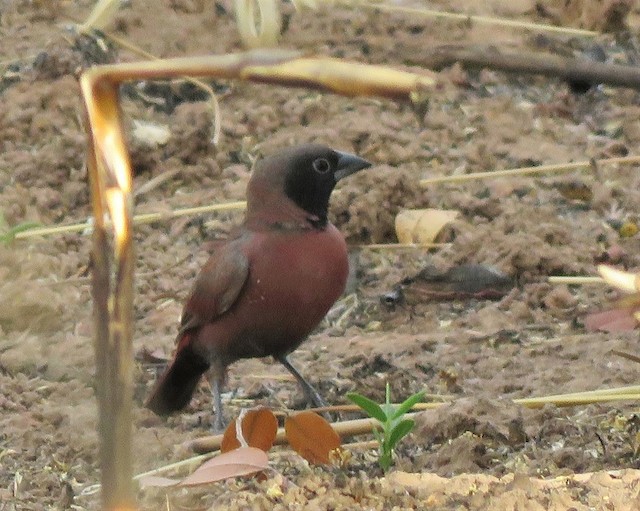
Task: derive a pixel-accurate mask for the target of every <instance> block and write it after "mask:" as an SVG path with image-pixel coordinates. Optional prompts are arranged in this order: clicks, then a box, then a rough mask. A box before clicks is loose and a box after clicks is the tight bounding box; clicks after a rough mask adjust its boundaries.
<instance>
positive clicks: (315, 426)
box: [284, 411, 341, 465]
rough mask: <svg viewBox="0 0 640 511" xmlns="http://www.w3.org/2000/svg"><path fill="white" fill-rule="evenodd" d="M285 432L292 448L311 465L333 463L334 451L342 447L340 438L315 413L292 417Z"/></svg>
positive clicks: (289, 418) (286, 422)
mask: <svg viewBox="0 0 640 511" xmlns="http://www.w3.org/2000/svg"><path fill="white" fill-rule="evenodd" d="M284 430H285V433H286V435H287V440H288V441H289V444H290V445H291V447H292V448H293V449H294V450H295V451H296V452H297V453H298V454H299V455H300V456H302V457H303V458H304V459H306V460H307V461H308V462H309V463H315V464H325V465H328V464H330V463H331V459H332V456H335V454H334V455H332V454H331V453H332V451H335V450H336V449H339V448H340V446H341V441H340V437H339V436H338V434H337V433H336V432H335V431H334V429H333V428H332V427H331V424H329V423H328V422H327V421H326V420H324V419H323V418H322V417H321V416H320V415H318V414H317V413H315V412H311V411H306V412H300V413H296V414H294V415H290V416H289V417H287V419H286V420H285V422H284Z"/></svg>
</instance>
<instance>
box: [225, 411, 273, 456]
mask: <svg viewBox="0 0 640 511" xmlns="http://www.w3.org/2000/svg"><path fill="white" fill-rule="evenodd" d="M277 432H278V419H276V416H275V415H273V412H272V411H271V410H269V409H268V408H264V407H259V408H253V409H251V410H243V411H242V413H241V414H240V415H239V416H238V418H237V419H236V420H235V421H233V422H232V423H231V424H229V426H228V427H227V429H226V430H225V432H224V436H223V438H222V444H221V445H220V451H221V452H229V451H232V450H233V449H237V448H239V447H241V446H244V447H247V446H248V447H255V448H257V449H261V450H263V451H265V452H267V451H269V449H271V447H273V442H274V441H275V439H276V433H277ZM238 433H240V434H241V436H242V438H241V439H238Z"/></svg>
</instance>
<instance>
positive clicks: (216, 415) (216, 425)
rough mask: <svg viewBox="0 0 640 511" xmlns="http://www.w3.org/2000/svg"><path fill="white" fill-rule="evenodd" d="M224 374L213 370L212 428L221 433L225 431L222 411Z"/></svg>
mask: <svg viewBox="0 0 640 511" xmlns="http://www.w3.org/2000/svg"><path fill="white" fill-rule="evenodd" d="M223 381H224V376H223V375H220V374H219V373H218V371H213V374H212V375H211V394H212V396H213V417H212V420H211V428H212V429H213V432H214V433H221V432H223V431H224V427H225V423H224V415H223V413H222V395H221V394H222V383H223Z"/></svg>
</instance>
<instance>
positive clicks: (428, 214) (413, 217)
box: [395, 209, 459, 243]
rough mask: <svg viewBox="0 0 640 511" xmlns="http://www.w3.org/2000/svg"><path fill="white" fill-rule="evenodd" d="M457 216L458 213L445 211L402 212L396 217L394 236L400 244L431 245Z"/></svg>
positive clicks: (406, 210) (407, 210)
mask: <svg viewBox="0 0 640 511" xmlns="http://www.w3.org/2000/svg"><path fill="white" fill-rule="evenodd" d="M458 215H459V212H458V211H455V210H446V209H405V210H402V211H400V212H399V213H398V214H397V216H396V222H395V224H396V236H397V237H398V241H399V242H400V243H433V242H435V241H436V239H437V237H438V234H440V231H442V228H443V227H444V226H445V225H447V224H448V223H450V222H452V221H453V220H455V219H456V218H457V217H458Z"/></svg>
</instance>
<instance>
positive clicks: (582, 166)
mask: <svg viewBox="0 0 640 511" xmlns="http://www.w3.org/2000/svg"><path fill="white" fill-rule="evenodd" d="M637 163H640V156H638V155H634V156H624V157H618V158H605V159H602V160H595V161H594V160H589V161H579V162H571V163H557V164H552V165H538V166H535V167H520V168H517V169H507V170H493V171H490V172H474V173H472V174H462V175H459V176H441V177H432V178H428V179H421V180H420V186H429V185H433V184H441V183H455V182H462V181H471V180H474V179H493V178H498V177H514V176H525V175H528V174H544V173H561V172H571V171H574V170H592V169H593V166H594V165H596V166H600V165H616V164H620V165H633V164H637Z"/></svg>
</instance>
